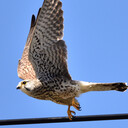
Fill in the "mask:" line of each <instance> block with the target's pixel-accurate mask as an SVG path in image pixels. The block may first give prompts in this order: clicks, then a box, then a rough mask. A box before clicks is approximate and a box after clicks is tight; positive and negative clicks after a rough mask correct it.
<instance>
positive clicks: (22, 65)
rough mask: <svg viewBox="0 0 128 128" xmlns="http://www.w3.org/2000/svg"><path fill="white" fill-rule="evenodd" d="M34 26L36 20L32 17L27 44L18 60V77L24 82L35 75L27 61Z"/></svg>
mask: <svg viewBox="0 0 128 128" xmlns="http://www.w3.org/2000/svg"><path fill="white" fill-rule="evenodd" d="M39 12H40V9H39V11H38V15H39ZM35 24H36V19H35V16H34V15H32V18H31V26H30V31H29V34H28V38H27V42H26V45H25V48H24V51H23V55H22V58H21V59H20V60H19V63H18V69H17V72H18V76H19V77H20V78H21V79H24V80H25V79H34V78H36V74H35V71H34V69H33V66H32V64H31V62H30V61H29V59H28V54H29V47H30V44H31V40H32V37H33V33H34V28H35Z"/></svg>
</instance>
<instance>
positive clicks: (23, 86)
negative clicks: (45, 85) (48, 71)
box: [16, 80, 41, 95]
mask: <svg viewBox="0 0 128 128" xmlns="http://www.w3.org/2000/svg"><path fill="white" fill-rule="evenodd" d="M40 85H41V83H40V81H39V80H23V81H21V82H19V84H18V86H17V87H16V89H20V90H21V91H22V92H24V93H26V94H27V95H31V93H32V92H33V91H34V90H35V89H36V87H38V86H40Z"/></svg>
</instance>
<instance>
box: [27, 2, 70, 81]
mask: <svg viewBox="0 0 128 128" xmlns="http://www.w3.org/2000/svg"><path fill="white" fill-rule="evenodd" d="M61 8H62V3H61V2H60V1H59V0H44V3H43V6H42V8H41V10H40V13H39V16H38V18H37V22H36V25H35V30H34V33H33V38H32V42H31V44H30V49H29V60H30V62H31V63H32V65H33V68H34V70H35V73H36V76H37V77H38V78H39V79H40V80H42V81H45V80H48V79H53V78H54V77H62V76H63V77H65V78H67V79H71V76H70V74H69V72H68V69H67V47H66V44H65V42H64V41H63V40H62V37H63V11H62V9H61Z"/></svg>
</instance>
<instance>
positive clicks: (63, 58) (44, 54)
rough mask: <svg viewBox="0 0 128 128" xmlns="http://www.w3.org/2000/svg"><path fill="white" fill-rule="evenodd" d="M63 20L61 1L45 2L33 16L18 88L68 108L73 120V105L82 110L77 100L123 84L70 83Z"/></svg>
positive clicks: (122, 90) (117, 88)
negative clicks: (84, 94) (91, 92)
mask: <svg viewBox="0 0 128 128" xmlns="http://www.w3.org/2000/svg"><path fill="white" fill-rule="evenodd" d="M63 29H64V18H63V10H62V2H61V1H60V0H44V2H43V5H42V7H41V8H39V11H38V14H37V17H35V15H32V18H31V25H30V31H29V34H28V38H27V41H26V45H25V47H24V51H23V54H22V57H21V59H20V60H19V62H18V69H17V72H18V77H19V78H21V79H23V80H22V81H21V82H19V84H18V86H17V89H20V90H21V91H22V92H24V93H25V94H27V95H28V96H31V97H33V98H36V99H40V100H50V101H53V102H55V103H57V104H62V105H67V106H68V110H67V114H68V118H69V119H70V120H72V119H73V117H74V114H75V112H74V111H72V110H71V109H70V107H71V106H73V107H74V108H75V109H77V110H81V107H80V103H79V102H78V100H77V99H76V98H77V97H79V96H80V95H81V94H83V93H86V92H89V91H109V90H116V91H120V92H124V91H126V90H127V88H128V86H127V83H125V82H115V83H95V82H85V81H79V80H73V79H72V77H71V75H70V73H69V71H68V65H67V46H66V43H65V41H64V40H63Z"/></svg>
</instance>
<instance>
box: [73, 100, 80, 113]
mask: <svg viewBox="0 0 128 128" xmlns="http://www.w3.org/2000/svg"><path fill="white" fill-rule="evenodd" d="M72 106H73V107H74V108H75V109H77V110H79V111H80V110H81V107H80V104H79V102H78V101H77V100H76V99H75V98H73V100H72Z"/></svg>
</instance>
